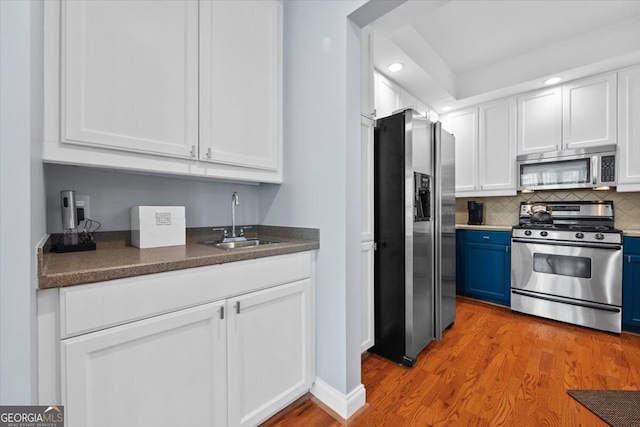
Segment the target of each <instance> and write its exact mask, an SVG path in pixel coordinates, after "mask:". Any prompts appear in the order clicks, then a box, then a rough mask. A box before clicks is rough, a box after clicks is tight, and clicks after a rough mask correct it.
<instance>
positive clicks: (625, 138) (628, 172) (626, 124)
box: [617, 66, 640, 191]
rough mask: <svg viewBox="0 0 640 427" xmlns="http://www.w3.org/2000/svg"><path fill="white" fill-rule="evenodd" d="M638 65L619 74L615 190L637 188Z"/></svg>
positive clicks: (639, 177)
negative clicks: (617, 151) (616, 177)
mask: <svg viewBox="0 0 640 427" xmlns="http://www.w3.org/2000/svg"><path fill="white" fill-rule="evenodd" d="M638 117H640V66H638V67H633V68H629V69H626V70H623V71H621V72H620V73H619V74H618V145H619V156H618V158H619V161H618V165H619V172H618V188H617V190H618V191H640V162H639V161H638V159H640V143H639V141H640V120H639V119H638Z"/></svg>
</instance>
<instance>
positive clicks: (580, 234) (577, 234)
mask: <svg viewBox="0 0 640 427" xmlns="http://www.w3.org/2000/svg"><path fill="white" fill-rule="evenodd" d="M582 238H584V234H583V233H576V239H582Z"/></svg>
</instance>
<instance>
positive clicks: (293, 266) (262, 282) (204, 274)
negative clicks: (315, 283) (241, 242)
mask: <svg viewBox="0 0 640 427" xmlns="http://www.w3.org/2000/svg"><path fill="white" fill-rule="evenodd" d="M311 262H312V252H301V253H297V254H291V255H281V256H274V257H268V258H259V259H254V260H248V261H240V262H231V263H228V264H219V265H214V266H207V267H198V268H190V269H185V270H177V271H171V272H166V273H158V274H149V275H144V276H136V277H131V278H126V279H119V280H110V281H107V282H100V283H93V284H90V285H78V286H72V287H69V288H63V289H61V291H60V338H61V339H64V338H68V337H72V336H77V335H81V334H85V333H87V332H92V331H97V330H100V329H104V328H107V327H112V326H115V325H121V324H124V323H128V322H132V321H136V320H140V319H145V318H148V317H152V316H157V315H159V314H163V313H169V312H172V311H176V310H180V309H183V308H186V307H193V306H196V305H200V304H204V303H207V302H211V301H216V300H221V299H225V298H229V297H233V296H237V295H241V294H245V293H248V292H253V291H255V290H259V289H264V288H268V287H272V286H277V285H281V284H285V283H290V282H294V281H297V280H302V279H306V278H309V277H311Z"/></svg>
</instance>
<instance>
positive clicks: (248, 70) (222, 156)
mask: <svg viewBox="0 0 640 427" xmlns="http://www.w3.org/2000/svg"><path fill="white" fill-rule="evenodd" d="M187 3H189V2H187ZM281 16H282V4H281V3H280V2H278V1H221V0H216V1H203V2H201V3H200V160H202V161H212V162H216V163H224V164H230V165H238V166H244V167H250V168H259V169H269V170H277V169H278V168H279V166H280V160H279V159H280V149H279V147H280V141H281V139H282V129H281V125H280V123H281V120H280V117H281V116H282V105H281V97H280V93H281V81H282V77H281V75H282V70H281V66H280V64H281V62H282V61H281V48H280V46H281V45H282V31H281V28H282V24H281V21H280V20H281Z"/></svg>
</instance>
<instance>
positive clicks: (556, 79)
mask: <svg viewBox="0 0 640 427" xmlns="http://www.w3.org/2000/svg"><path fill="white" fill-rule="evenodd" d="M560 80H562V77H549V78H548V79H547V80H545V81H543V82H542V83H544V84H546V85H554V84H556V83H558V82H559V81H560Z"/></svg>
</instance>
